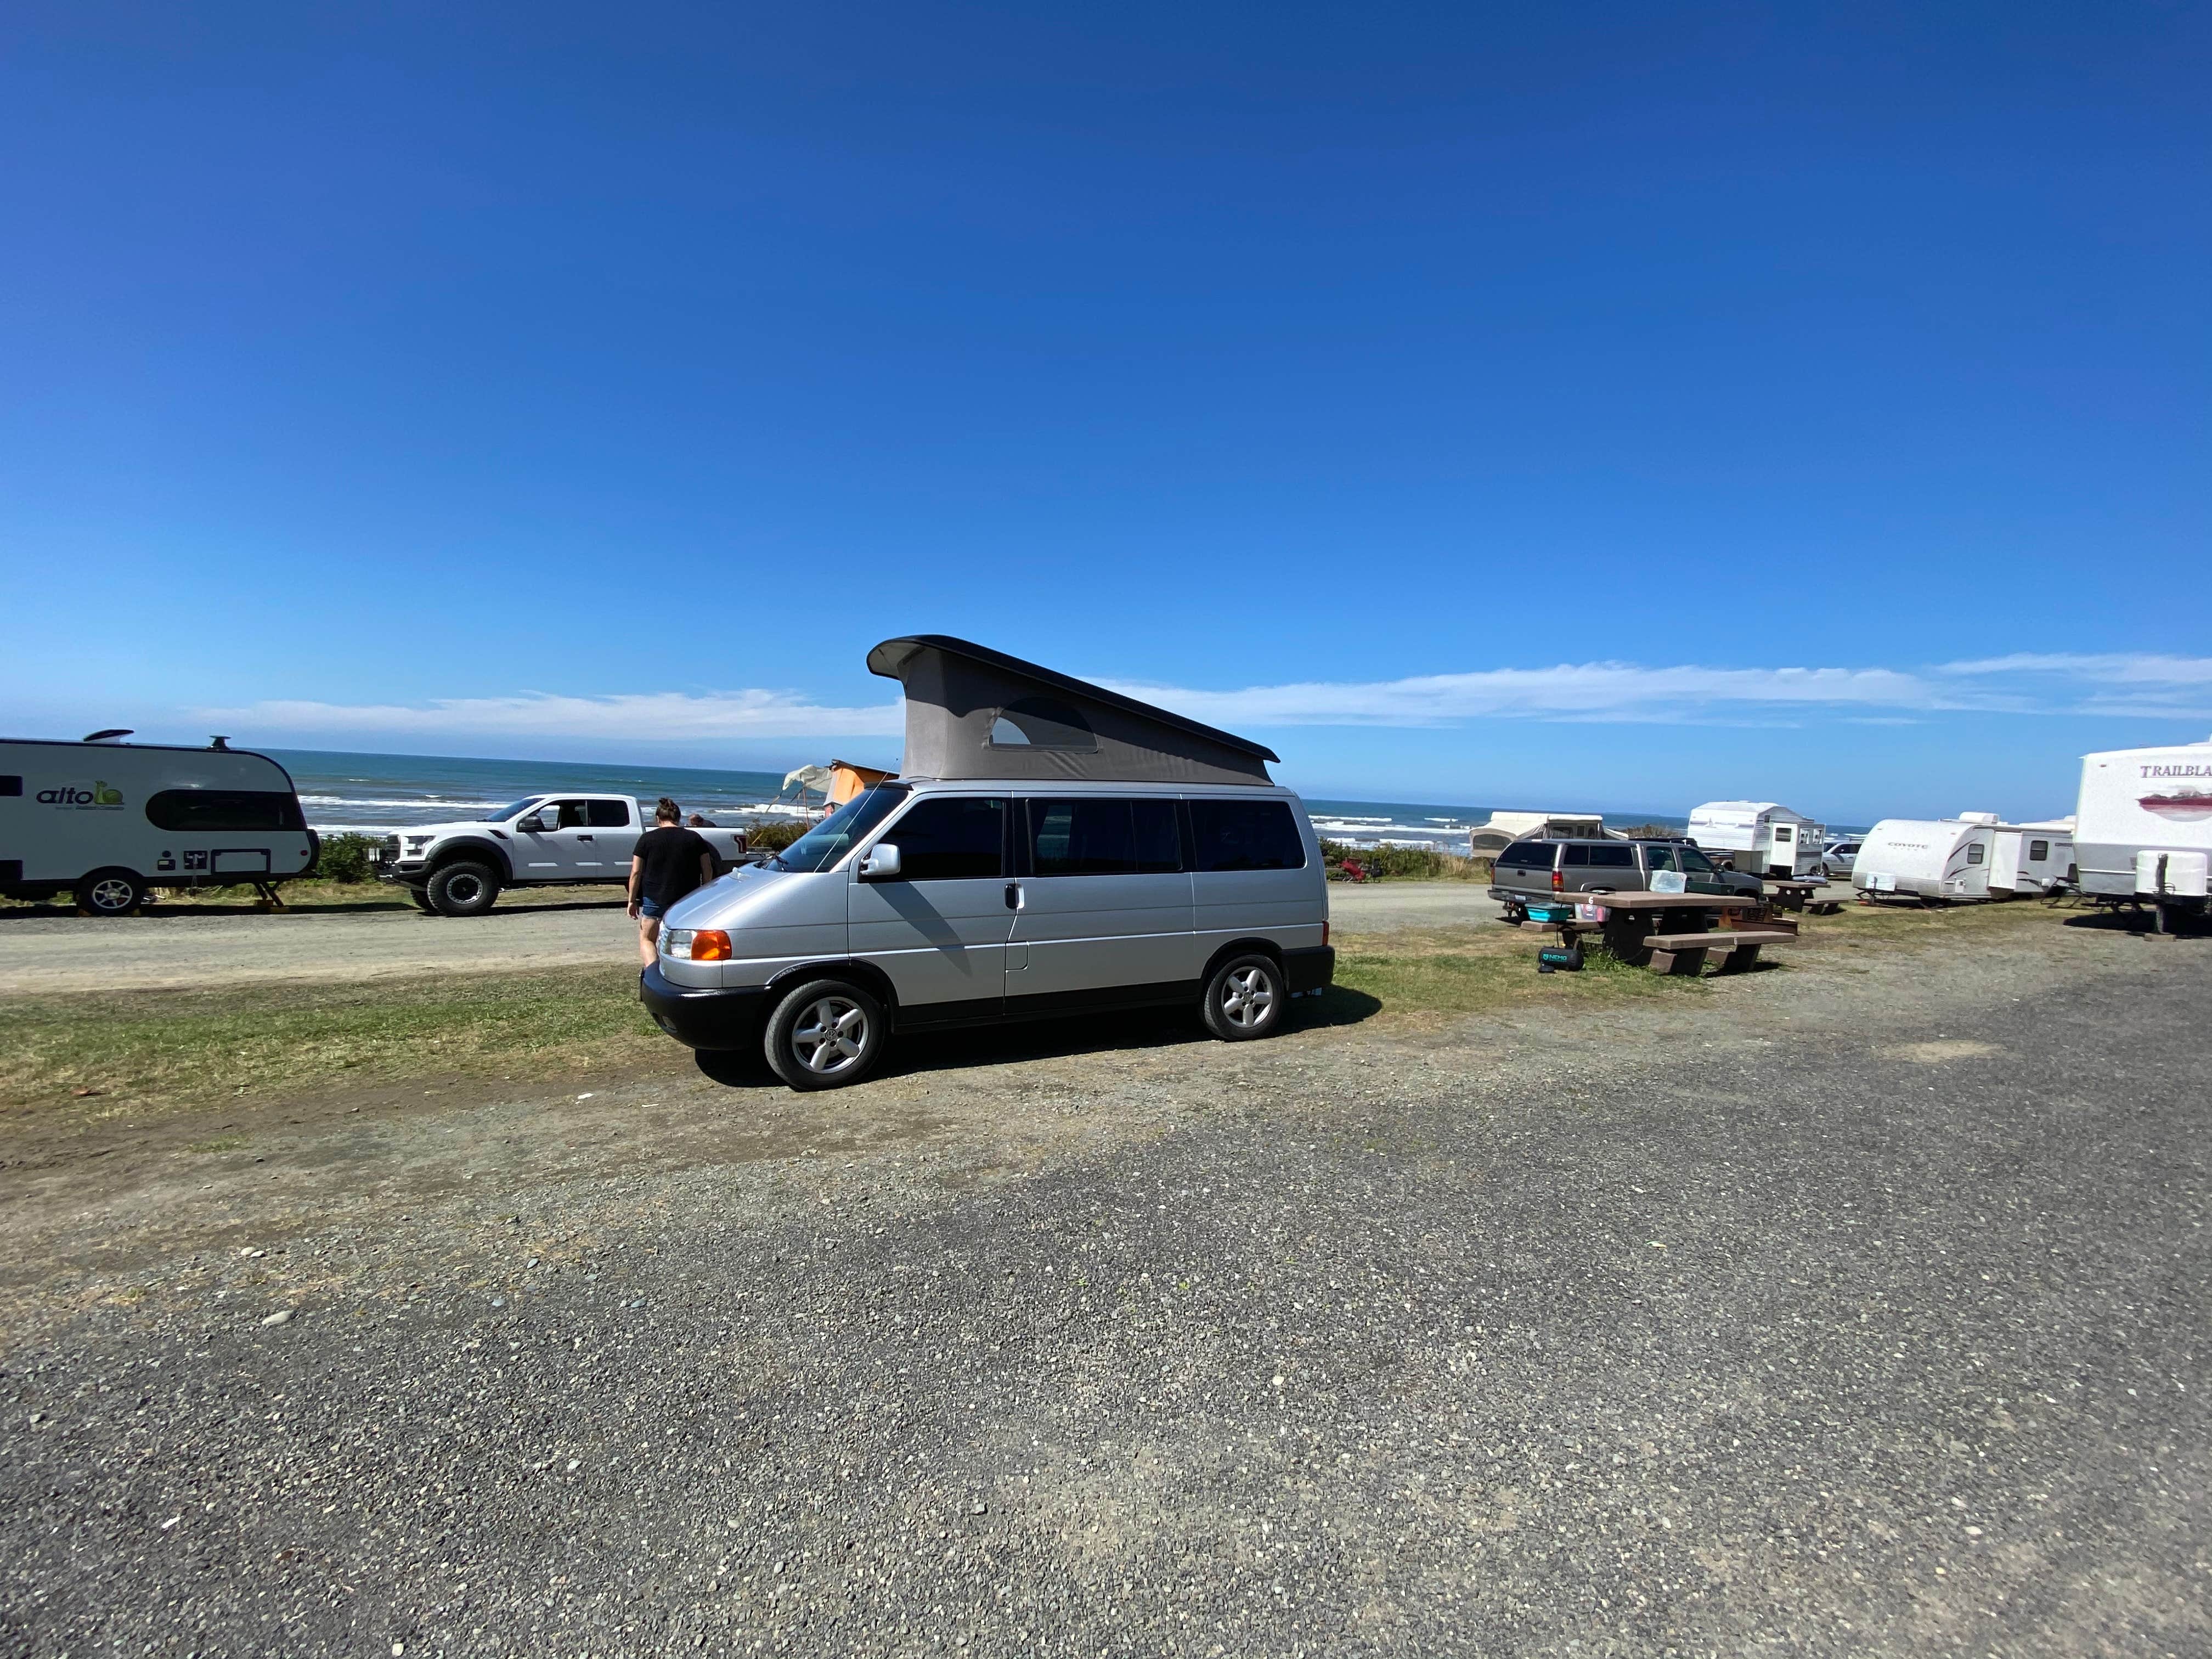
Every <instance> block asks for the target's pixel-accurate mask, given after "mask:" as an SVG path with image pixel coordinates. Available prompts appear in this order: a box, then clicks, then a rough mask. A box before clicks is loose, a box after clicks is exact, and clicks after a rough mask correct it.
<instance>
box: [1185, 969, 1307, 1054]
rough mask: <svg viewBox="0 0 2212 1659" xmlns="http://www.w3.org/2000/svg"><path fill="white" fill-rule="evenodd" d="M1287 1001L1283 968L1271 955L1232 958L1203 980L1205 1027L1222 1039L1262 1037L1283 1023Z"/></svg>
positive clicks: (1241, 1040) (1230, 1040) (1237, 1039)
mask: <svg viewBox="0 0 2212 1659" xmlns="http://www.w3.org/2000/svg"><path fill="white" fill-rule="evenodd" d="M1288 1002H1289V994H1288V987H1285V984H1284V982H1283V970H1282V969H1281V967H1280V966H1279V964H1278V963H1276V962H1275V960H1274V958H1273V957H1262V956H1249V957H1233V958H1231V960H1230V961H1227V962H1225V963H1222V964H1221V966H1220V967H1218V968H1217V969H1214V970H1213V977H1212V978H1211V979H1209V980H1208V981H1206V1002H1205V1006H1204V1009H1203V1012H1204V1014H1205V1018H1206V1030H1210V1031H1212V1033H1213V1035H1214V1036H1218V1037H1219V1038H1221V1039H1222V1041H1224V1042H1249V1040H1250V1039H1252V1038H1254V1037H1261V1036H1267V1034H1268V1033H1269V1032H1271V1031H1273V1030H1275V1029H1276V1028H1277V1027H1279V1025H1281V1024H1282V1023H1283V1010H1284V1008H1285V1006H1287V1005H1288Z"/></svg>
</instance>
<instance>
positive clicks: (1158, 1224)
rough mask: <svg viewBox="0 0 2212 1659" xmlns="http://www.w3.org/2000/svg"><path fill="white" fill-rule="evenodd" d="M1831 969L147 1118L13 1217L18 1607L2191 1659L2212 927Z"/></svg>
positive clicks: (0, 1545) (373, 1639)
mask: <svg viewBox="0 0 2212 1659" xmlns="http://www.w3.org/2000/svg"><path fill="white" fill-rule="evenodd" d="M1388 891H1389V890H1388V889H1384V890H1383V892H1384V893H1386V894H1387V893H1388ZM1808 963H1811V965H1808V966H1806V967H1803V968H1798V969H1784V970H1781V971H1777V972H1772V973H1760V974H1756V975H1747V976H1745V977H1744V978H1743V979H1741V980H1738V981H1711V982H1710V984H1709V986H1708V987H1706V988H1705V990H1704V991H1703V992H1700V993H1699V994H1696V995H1694V996H1689V997H1685V998H1683V999H1680V1000H1672V999H1670V1000H1669V1001H1668V1005H1667V1006H1654V1005H1653V1004H1650V1003H1648V1002H1647V1003H1640V1004H1638V1005H1636V1006H1633V1007H1627V1008H1620V1009H1598V1010H1583V1011H1579V1012H1575V1013H1573V1014H1572V1015H1571V1016H1569V1015H1554V1014H1553V1013H1551V1012H1547V1011H1546V1010H1544V1009H1542V1008H1535V1009H1530V1010H1523V1011H1520V1012H1516V1014H1515V1015H1514V1016H1513V1018H1510V1019H1504V1018H1480V1017H1470V1018H1463V1019H1457V1020H1447V1021H1441V1022H1439V1021H1434V1020H1431V1021H1428V1022H1416V1021H1410V1020H1400V1019H1393V1018H1390V1017H1389V1016H1388V1015H1383V1016H1378V1017H1376V1018H1372V1019H1370V1020H1369V1021H1367V1022H1366V1023H1364V1024H1360V1025H1357V1026H1352V1027H1348V1028H1337V1029H1324V1030H1301V1031H1297V1032H1295V1033H1292V1034H1290V1035H1288V1036H1285V1037H1283V1038H1281V1039H1279V1040H1278V1041H1275V1042H1268V1043H1265V1044H1255V1045H1244V1046H1237V1047H1228V1046H1224V1045H1217V1044H1211V1043H1203V1042H1189V1041H1187V1040H1186V1037H1185V1036H1184V1034H1183V1033H1182V1031H1181V1030H1180V1029H1179V1028H1172V1027H1169V1026H1164V1025H1155V1024H1145V1023H1142V1022H1135V1023H1128V1024H1114V1025H1111V1026H1109V1027H1097V1028H1070V1029H1067V1030H1045V1031H1043V1032H1041V1033H1039V1032H1032V1033H1030V1034H1027V1035H1023V1034H1008V1035H1005V1036H999V1037H994V1038H992V1039H988V1040H986V1039H975V1038H969V1039H963V1040H962V1041H961V1042H957V1043H955V1042H953V1041H952V1040H951V1039H946V1040H945V1041H944V1042H942V1043H941V1044H939V1046H936V1047H933V1048H932V1047H927V1046H924V1047H922V1048H920V1049H918V1051H917V1053H916V1054H915V1056H914V1057H913V1058H912V1059H911V1060H909V1061H908V1063H907V1064H906V1066H905V1067H904V1069H902V1070H901V1071H899V1072H898V1073H896V1074H894V1075H892V1076H890V1077H887V1078H885V1079H883V1080H882V1081H881V1082H879V1083H877V1084H872V1085H868V1086H866V1087H865V1088H862V1089H859V1090H854V1091H846V1092H845V1093H844V1094H841V1095H839V1096H836V1097H826V1098H822V1097H817V1098H812V1099H802V1098H799V1097H791V1096H788V1095H785V1094H783V1093H781V1092H780V1091H770V1090H767V1089H764V1088H760V1089H739V1090H726V1089H719V1088H717V1087H716V1086H715V1085H710V1084H708V1082H706V1081H705V1080H704V1079H700V1080H698V1081H697V1082H696V1083H692V1084H686V1085H681V1086H678V1087H674V1088H671V1089H661V1090H656V1091H654V1092H653V1094H651V1095H650V1096H646V1097H638V1096H635V1095H624V1096H622V1097H619V1098H599V1097H594V1098H592V1099H591V1100H589V1101H585V1102H574V1101H563V1102H555V1101H552V1100H550V1099H548V1098H545V1097H543V1096H539V1097H532V1096H531V1095H530V1094H529V1093H528V1092H527V1091H521V1090H517V1091H510V1092H509V1093H508V1094H507V1095H506V1096H501V1097H482V1098H468V1099H451V1100H448V1099H445V1098H440V1099H435V1100H432V1099H425V1100H423V1101H422V1102H419V1103H412V1104H408V1105H404V1106H403V1105H402V1103H398V1102H396V1101H389V1100H387V1101H375V1100H367V1101H365V1102H357V1103H355V1104H354V1105H352V1106H348V1105H345V1104H343V1103H339V1102H320V1103H299V1104H298V1106H297V1109H296V1110H291V1109H285V1110H284V1112H283V1115H285V1116H289V1117H292V1118H294V1119H295V1121H293V1122H292V1123H290V1124H289V1125H281V1124H277V1123H276V1122H275V1121H273V1120H263V1119H256V1120H254V1121H253V1123H252V1126H251V1127H252V1133H253V1134H254V1135H255V1136H256V1137H258V1138H257V1139H254V1140H253V1141H252V1146H251V1147H250V1148H249V1147H246V1146H240V1147H238V1148H236V1149H234V1150H230V1151H218V1152H210V1153H207V1154H204V1155H202V1156H200V1157H197V1158H194V1157H192V1156H190V1155H188V1154H187V1153H186V1152H184V1151H183V1150H181V1149H180V1148H179V1147H178V1146H174V1145H173V1144H172V1143H170V1142H167V1141H162V1140H160V1139H158V1138H153V1137H149V1136H143V1135H141V1136H138V1137H137V1138H136V1139H133V1138H132V1137H133V1133H135V1132H129V1131H126V1130H124V1129H118V1130H117V1131H116V1132H115V1134H114V1136H113V1137H112V1139H110V1140H109V1141H105V1142H101V1143H100V1144H98V1145H94V1144H92V1143H91V1142H89V1141H88V1142H87V1144H86V1145H85V1146H84V1147H83V1148H82V1157H81V1158H77V1159H76V1161H74V1162H70V1163H66V1164H54V1165H51V1166H46V1167H40V1168H34V1169H28V1170H9V1171H6V1172H5V1176H6V1180H7V1182H8V1183H9V1184H6V1185H4V1186H0V1193H4V1194H6V1195H7V1197H8V1199H9V1203H8V1204H7V1205H5V1206H0V1270H4V1273H5V1275H6V1279H7V1283H8V1285H9V1288H10V1291H11V1294H12V1295H13V1297H14V1298H15V1299H14V1301H13V1303H12V1304H11V1305H10V1307H9V1316H8V1321H7V1325H6V1329H5V1341H6V1349H5V1358H4V1360H3V1361H0V1371H3V1372H4V1375H0V1421H4V1422H5V1423H6V1424H7V1425H8V1426H7V1432H6V1435H5V1437H4V1439H0V1448H4V1452H5V1462H4V1466H0V1630H4V1631H5V1632H7V1634H8V1637H9V1644H10V1645H12V1646H13V1647H14V1648H15V1650H21V1651H25V1652H29V1653H39V1654H46V1653H57V1654H58V1653H64V1652H66V1653H90V1652H94V1651H99V1652H108V1651H130V1652H139V1651H149V1650H151V1651H162V1652H167V1651H175V1652H179V1653H185V1652H197V1653H200V1654H204V1655H215V1654H231V1653H239V1654H244V1653H257V1654H258V1653H284V1654H325V1653H328V1654H378V1655H382V1654H386V1653H398V1652H401V1651H403V1650H404V1652H405V1653H407V1654H426V1653H447V1654H456V1655H459V1654H482V1653H492V1652H515V1651H520V1652H527V1653H532V1654H538V1653H561V1654H584V1653H589V1654H594V1655H621V1654H662V1653H668V1652H671V1651H684V1652H688V1651H707V1652H714V1653H750V1652H756V1651H760V1652H774V1651H785V1652H794V1653H801V1652H803V1653H845V1652H851V1653H867V1654H874V1653H886V1654H889V1653H924V1652H930V1653H936V1652H943V1653H956V1652H957V1653H969V1654H975V1653H990V1654H996V1653H1009V1654H1011V1653H1034V1652H1040V1651H1051V1652H1055V1653H1057V1652H1063V1651H1064V1652H1083V1653H1103V1654H1124V1653H1126V1654H1159V1653H1167V1652H1174V1653H1186V1654H1201V1655H1212V1654H1224V1655H1226V1654H1259V1653H1270V1654H1272V1653H1284V1654H1295V1653H1315V1654H1318V1653H1329V1654H1340V1653H1364V1652H1376V1653H1430V1652H1437V1651H1449V1652H1469V1653H1490V1652H1515V1653H1560V1654H1565V1653H1569V1652H1573V1653H1577V1654H1604V1653H1620V1654H1636V1655H1644V1654H1659V1653H1683V1654H1689V1653H1720V1652H1725V1653H1740V1652H1747V1651H1750V1650H1755V1649H1785V1650H1791V1651H1801V1652H1815V1653H1835V1654H1864V1653H1898V1654H1907V1653H1910V1654H1914V1655H1920V1654H1928V1653H1954V1652H1955V1653H1972V1654H1978V1655H1980V1654H2001V1655H2025V1654H2053V1655H2061V1654H2063V1655H2073V1654H2085V1653H2099V1654H2172V1655H2191V1656H2194V1655H2198V1654H2202V1653H2203V1652H2205V1651H2206V1650H2208V1647H2212V1619H2209V1618H2208V1613H2207V1606H2206V1590H2207V1584H2206V1571H2207V1563H2206V1553H2207V1547H2208V1539H2212V1532H2208V1526H2207V1522H2208V1516H2207V1502H2208V1500H2207V1497H2206V1494H2207V1492H2208V1491H2212V1467H2208V1465H2212V1455H2209V1454H2212V1439H2208V1432H2207V1431H2208V1428H2212V1425H2208V1422H2207V1410H2206V1406H2205V1403H2204V1402H2205V1389H2206V1388H2207V1386H2208V1385H2212V1377H2208V1376H2207V1371H2208V1369H2212V1368H2208V1366H2207V1364H2206V1363H2205V1360H2204V1358H2203V1341H2204V1334H2205V1332H2206V1331H2207V1330H2208V1329H2212V1306H2208V1302H2212V1296H2208V1290H2207V1271H2206V1270H2207V1267H2208V1265H2212V1264H2208V1259H2207V1257H2208V1246H2207V1242H2206V1238H2205V1232H2204V1225H2205V1215H2206V1167H2205V1166H2206V1153H2205V1150H2204V1141H2203V1132H2202V1121H2203V1085H2202V1081H2201V1072H2202V1067H2203V1057H2204V1046H2203V1038H2202V1035H2201V1030H2200V1026H2201V1018H2200V1015H2201V1010H2202V1009H2203V1007H2204V1006H2205V1004H2206V1000H2207V997H2208V994H2212V942H2208V941H2203V940H2183V941H2163V942H2158V943H2149V942H2145V941H2142V940H2139V939H2129V938H2126V937H2124V936H2123V935H2120V934H2118V933H2114V932H2112V931H2110V930H2101V929H2098V928H2095V927H2065V926H2062V925H2061V922H2060V921H2059V920H2058V919H2057V918H2050V919H2049V921H2048V925H2047V926H2045V925H2042V924H2041V923H2040V922H2039V923H2038V925H2037V926H2036V927H2033V928H2025V927H2024V928H2023V929H2022V930H2021V932H2020V933H2019V935H2018V936H2017V937H2014V936H2012V935H2008V936H2006V937H2005V938H2004V939H1993V940H1992V942H1990V943H1989V944H1988V945H1987V948H1985V949H1983V950H1981V951H1972V952H1968V951H1955V950H1954V951H1949V952H1947V953H1944V954H1940V955H1939V954H1935V953H1932V952H1928V951H1913V950H1910V949H1900V950H1896V951H1888V952H1886V953H1871V952H1870V953H1866V954H1864V955H1863V956H1859V957H1852V958H1850V959H1849V960H1825V961H1820V962H1817V963H1814V962H1811V958H1810V956H1809V954H1808ZM180 1133H181V1132H180ZM249 1159H252V1160H253V1161H251V1162H249V1161H248V1160H249ZM263 1159H265V1160H266V1161H265V1162H263V1161H261V1160H263ZM256 1252H259V1254H255V1253H256ZM279 1316H282V1318H281V1322H279Z"/></svg>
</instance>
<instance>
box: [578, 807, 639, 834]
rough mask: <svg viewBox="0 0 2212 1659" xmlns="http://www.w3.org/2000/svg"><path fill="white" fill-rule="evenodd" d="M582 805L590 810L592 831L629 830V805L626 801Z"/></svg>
mask: <svg viewBox="0 0 2212 1659" xmlns="http://www.w3.org/2000/svg"><path fill="white" fill-rule="evenodd" d="M584 805H586V807H587V808H589V809H590V812H591V824H592V829H629V802H628V801H626V800H593V801H586V802H585V803H584Z"/></svg>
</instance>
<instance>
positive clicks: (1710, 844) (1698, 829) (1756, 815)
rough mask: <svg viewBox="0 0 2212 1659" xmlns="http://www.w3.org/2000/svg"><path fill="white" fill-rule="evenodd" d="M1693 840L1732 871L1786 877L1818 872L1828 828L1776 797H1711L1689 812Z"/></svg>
mask: <svg viewBox="0 0 2212 1659" xmlns="http://www.w3.org/2000/svg"><path fill="white" fill-rule="evenodd" d="M1690 839H1691V840H1692V841H1693V842H1696V843H1697V844H1698V845H1699V848H1703V849H1704V850H1705V853H1706V854H1709V855H1711V858H1712V859H1713V860H1714V861H1715V862H1717V863H1720V864H1725V865H1727V866H1729V868H1730V869H1732V870H1741V871H1743V872H1746V873H1747V874H1749V875H1754V876H1759V877H1773V878H1779V879H1784V880H1787V879H1789V878H1792V877H1798V876H1810V875H1815V874H1817V873H1818V872H1819V871H1820V849H1821V848H1822V847H1824V846H1825V845H1826V842H1827V839H1828V827H1827V825H1826V824H1824V823H1814V821H1813V820H1812V819H1811V818H1808V817H1806V816H1805V815H1804V814H1803V813H1802V812H1793V811H1790V809H1789V808H1788V807H1786V806H1784V805H1779V804H1778V803H1777V802H1774V801H1771V800H1709V801H1707V802H1706V803H1705V805H1703V806H1700V807H1699V808H1698V809H1697V810H1696V811H1693V812H1692V813H1691V814H1690Z"/></svg>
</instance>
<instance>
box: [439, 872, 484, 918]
mask: <svg viewBox="0 0 2212 1659" xmlns="http://www.w3.org/2000/svg"><path fill="white" fill-rule="evenodd" d="M429 895H430V908H432V909H433V910H435V911H436V912H437V913H438V914H439V915H441V916H480V915H483V913H484V912H485V911H487V910H489V909H490V908H491V907H492V902H493V901H494V900H495V899H496V898H498V897H499V878H498V877H497V876H495V875H494V874H493V873H492V872H491V871H490V870H489V868H487V867H486V866H483V865H481V864H466V863H463V864H449V865H447V866H446V867H445V868H444V869H442V870H441V871H439V872H438V873H437V874H436V875H435V876H433V877H431V878H430V886H429Z"/></svg>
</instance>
